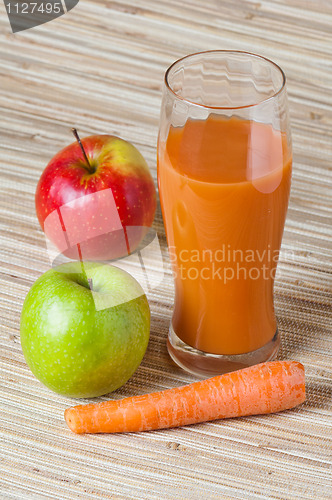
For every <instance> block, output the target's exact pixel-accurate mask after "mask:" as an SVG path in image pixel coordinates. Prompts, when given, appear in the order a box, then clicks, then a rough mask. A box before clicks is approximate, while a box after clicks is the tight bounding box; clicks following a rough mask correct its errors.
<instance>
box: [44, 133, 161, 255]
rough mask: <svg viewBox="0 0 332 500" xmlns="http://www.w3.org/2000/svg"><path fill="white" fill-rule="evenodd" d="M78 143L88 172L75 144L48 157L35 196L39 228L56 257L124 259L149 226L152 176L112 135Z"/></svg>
mask: <svg viewBox="0 0 332 500" xmlns="http://www.w3.org/2000/svg"><path fill="white" fill-rule="evenodd" d="M81 142H82V145H83V147H84V150H85V152H86V154H87V156H88V158H89V162H90V165H91V168H90V170H89V168H88V166H87V163H86V161H85V159H84V156H83V153H82V150H81V148H80V146H79V144H78V143H77V142H74V143H73V144H70V145H69V146H67V147H66V148H64V149H63V150H62V151H60V152H59V153H57V154H56V155H55V156H54V157H53V159H52V160H51V161H50V163H49V164H48V165H47V167H46V168H45V170H44V172H43V173H42V175H41V177H40V180H39V182H38V185H37V190H36V197H35V202H36V212H37V217H38V220H39V223H40V226H41V228H42V229H43V231H45V233H46V235H47V237H48V238H49V239H50V240H51V241H52V243H53V244H54V245H55V246H56V247H57V248H58V249H59V253H63V254H64V255H66V256H67V257H70V258H72V259H82V258H83V259H86V260H109V259H116V258H120V257H123V256H125V255H128V254H129V253H131V252H132V251H133V250H135V248H137V246H138V245H139V243H140V241H141V240H142V239H143V237H144V235H145V234H146V232H147V230H148V228H149V227H151V225H152V222H153V219H154V215H155V211H156V198H157V197H156V189H155V186H154V182H153V178H152V176H151V173H150V171H149V168H148V166H147V164H146V162H145V160H144V158H143V156H142V155H141V154H140V153H139V151H138V150H137V149H136V148H135V147H134V146H133V145H132V144H130V143H129V142H127V141H124V140H123V139H120V138H119V137H116V136H112V135H94V136H89V137H85V138H84V139H82V141H81ZM75 200H76V201H75ZM78 244H79V245H78Z"/></svg>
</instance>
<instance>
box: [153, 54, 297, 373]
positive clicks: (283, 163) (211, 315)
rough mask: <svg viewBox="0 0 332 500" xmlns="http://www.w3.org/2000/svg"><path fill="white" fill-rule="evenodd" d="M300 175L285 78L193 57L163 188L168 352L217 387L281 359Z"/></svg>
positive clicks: (170, 106) (174, 68) (173, 123)
mask: <svg viewBox="0 0 332 500" xmlns="http://www.w3.org/2000/svg"><path fill="white" fill-rule="evenodd" d="M291 171H292V150H291V136H290V127H289V118H288V107H287V94H286V86H285V75H284V73H283V71H282V70H281V69H280V68H279V66H277V65H276V64H275V63H273V62H272V61H270V60H268V59H266V58H265V57H261V56H258V55H255V54H251V53H247V52H240V51H228V50H214V51H208V52H201V53H196V54H192V55H189V56H187V57H184V58H182V59H179V60H178V61H176V62H175V63H174V64H172V65H171V66H170V67H169V68H168V70H167V71H166V74H165V83H164V90H163V101H162V108H161V120H160V130H159V139H158V185H159V193H160V201H161V208H162V213H163V219H164V224H165V230H166V237H167V243H168V249H169V256H170V261H171V264H172V269H173V274H174V282H175V301H174V312H173V317H172V321H171V325H170V329H169V334H168V351H169V353H170V355H171V357H172V358H173V360H174V361H175V362H176V363H177V364H178V365H179V366H181V367H182V368H184V369H185V370H187V371H189V372H191V373H194V374H196V375H201V376H213V375H217V374H219V373H223V372H226V371H232V370H236V369H239V368H243V367H245V366H249V365H252V364H256V363H260V362H264V361H267V360H271V359H273V358H274V357H275V356H276V354H277V351H278V348H279V343H280V337H279V333H278V328H277V322H276V316H275V312H274V306H273V284H274V278H275V272H276V267H277V262H278V256H279V251H280V245H281V239H282V234H283V229H284V223H285V218H286V212H287V206H288V199H289V192H290V185H291Z"/></svg>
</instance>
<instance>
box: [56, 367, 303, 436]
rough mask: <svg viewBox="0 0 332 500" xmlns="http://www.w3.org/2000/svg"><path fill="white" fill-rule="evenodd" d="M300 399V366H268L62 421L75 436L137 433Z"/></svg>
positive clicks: (89, 409) (77, 409)
mask: <svg viewBox="0 0 332 500" xmlns="http://www.w3.org/2000/svg"><path fill="white" fill-rule="evenodd" d="M304 400H305V377H304V366H303V365H302V364H301V363H298V362H297V361H271V362H267V363H261V364H259V365H255V366H251V367H249V368H244V369H242V370H238V371H235V372H231V373H226V374H224V375H218V376H217V377H213V378H210V379H207V380H202V381H199V382H195V383H193V384H190V385H186V386H183V387H177V388H174V389H168V390H165V391H162V392H155V393H152V394H145V395H143V396H135V397H129V398H126V399H122V400H117V401H105V402H102V403H97V404H88V405H80V406H74V407H72V408H68V409H67V410H66V411H65V419H66V422H67V424H68V426H69V428H70V429H71V430H72V431H73V432H75V433H77V434H83V433H104V432H105V433H115V432H137V431H148V430H153V429H165V428H170V427H178V426H183V425H189V424H195V423H199V422H206V421H210V420H216V419H222V418H231V417H242V416H245V415H258V414H266V413H274V412H279V411H282V410H286V409H289V408H294V407H295V406H297V405H299V404H300V403H303V401H304Z"/></svg>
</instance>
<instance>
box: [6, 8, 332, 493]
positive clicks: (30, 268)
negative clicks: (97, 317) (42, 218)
mask: <svg viewBox="0 0 332 500" xmlns="http://www.w3.org/2000/svg"><path fill="white" fill-rule="evenodd" d="M0 14H1V17H0V29H1V34H0V40H1V45H0V53H1V57H0V106H1V121H0V145H1V164H2V165H1V174H0V183H1V186H0V187H1V192H0V197H1V201H0V238H1V245H0V266H1V269H0V270H1V288H0V295H1V301H0V322H1V331H0V370H1V371H0V440H1V445H0V498H1V499H17V500H31V499H61V500H75V499H81V498H82V499H98V498H100V499H113V498H114V499H115V498H121V499H144V500H146V499H162V500H164V499H165V500H166V499H170V500H173V499H175V498H177V499H180V500H184V499H188V500H196V499H197V500H201V499H206V500H210V499H238V500H246V499H256V498H257V499H282V500H284V499H301V500H306V499H315V500H327V499H329V498H332V493H331V492H332V483H331V399H330V398H331V337H330V332H331V330H330V327H331V295H330V292H331V266H330V261H331V253H332V252H331V208H332V205H331V184H332V176H331V165H332V90H331V89H332V55H331V53H332V4H331V2H329V1H327V0H326V1H323V0H321V1H314V0H273V1H272V0H270V1H261V2H257V1H247V0H238V1H231V0H227V1H226V0H225V1H224V0H204V2H200V1H198V0H197V1H195V0H182V1H181V2H179V1H178V0H168V1H167V2H166V1H165V0H159V1H156V0H141V1H140V2H136V1H135V0H125V1H121V0H118V1H108V0H94V1H92V0H86V1H83V0H81V2H80V3H79V4H78V5H77V6H76V7H75V8H74V9H73V10H72V11H71V12H70V13H68V14H66V15H65V16H63V17H60V18H58V19H57V20H54V21H52V22H50V23H48V24H45V25H43V26H40V27H37V28H34V29H31V30H28V31H26V32H22V33H18V34H15V35H13V34H11V32H10V27H9V23H8V19H7V16H6V12H5V9H4V6H3V4H2V3H1V5H0ZM214 48H234V49H239V50H249V51H252V52H256V53H260V54H262V55H265V56H267V57H270V58H272V59H273V60H275V61H276V62H277V63H279V64H280V65H281V66H282V67H283V69H284V70H285V72H286V74H287V77H288V91H289V101H290V110H291V118H292V132H293V144H294V160H295V161H294V174H293V185H292V195H291V200H290V207H289V212H288V217H287V223H286V228H285V233H284V239H283V250H284V251H283V253H282V257H281V261H280V265H279V275H278V279H277V282H276V287H275V300H276V308H277V313H278V319H279V325H280V330H281V333H282V348H281V351H280V355H279V357H280V359H285V358H291V359H296V360H298V361H301V362H302V363H304V365H305V367H306V373H307V387H308V389H307V392H308V397H307V401H306V403H305V404H304V405H303V406H301V407H300V408H298V409H295V410H292V411H286V412H284V413H281V414H276V415H270V416H255V417H248V418H240V419H234V420H227V421H219V422H218V421H216V422H213V423H207V424H201V425H196V426H190V427H187V428H180V429H174V430H164V431H158V432H150V433H145V434H144V433H141V434H135V435H129V434H125V435H98V436H94V435H88V436H76V435H74V434H72V433H71V432H70V431H69V430H68V428H67V427H66V425H65V423H64V419H63V411H64V409H65V408H66V407H68V406H70V405H72V404H75V403H76V401H75V400H73V399H66V398H64V397H60V396H57V395H56V394H53V393H52V392H50V391H49V390H48V389H46V388H44V387H43V386H42V385H41V384H40V383H39V382H38V381H37V380H36V379H35V378H34V377H33V376H32V374H31V372H30V371H29V369H28V367H27V365H26V364H25V361H24V358H23V355H22V352H21V348H20V339H19V317H20V311H21V307H22V304H23V300H24V297H25V295H26V293H27V292H28V290H29V287H30V286H31V285H32V283H33V282H34V281H35V280H36V279H37V278H38V277H39V276H40V274H41V273H42V272H44V271H46V270H47V269H48V268H49V266H50V264H49V261H48V258H47V253H46V250H45V242H44V237H43V234H42V232H41V230H40V228H39V225H38V222H37V218H36V215H35V210H34V192H35V187H36V183H37V181H38V178H39V176H40V174H41V172H42V170H43V168H44V167H45V165H46V164H47V162H48V161H49V159H50V158H51V157H52V156H53V155H54V154H55V153H56V152H57V151H58V150H59V149H61V148H63V147H64V146H65V145H66V144H68V143H69V142H71V141H72V139H71V136H70V131H69V127H72V126H76V127H77V128H78V129H79V131H80V133H81V135H82V136H84V135H89V134H93V133H114V134H116V135H119V136H121V137H123V138H125V139H127V140H129V141H131V142H133V143H134V144H135V145H136V146H137V147H138V148H139V149H140V151H141V152H142V154H143V155H144V156H145V157H146V159H147V161H148V163H149V166H150V168H151V170H152V172H153V175H154V178H155V179H156V139H157V132H158V120H159V109H160V101H161V85H162V79H163V74H164V71H165V69H166V68H167V67H168V65H169V64H170V63H171V62H172V61H173V60H175V59H177V58H178V57H181V56H183V55H185V54H188V53H191V52H195V51H199V50H208V49H214ZM154 228H155V229H156V231H157V233H158V236H159V241H160V244H161V247H162V251H163V256H164V267H165V270H164V273H165V274H164V277H163V280H162V283H161V284H160V285H159V286H158V287H156V288H155V289H154V290H153V291H152V292H151V293H150V295H149V300H150V305H151V311H152V329H151V340H150V344H149V348H148V351H147V354H146V356H145V358H144V360H143V363H142V365H141V366H140V368H139V369H138V371H137V372H136V373H135V375H134V376H133V377H132V379H131V380H130V381H129V382H128V383H127V384H126V385H125V386H124V387H122V388H121V389H120V390H118V391H117V392H116V393H114V395H113V397H114V398H121V397H124V396H129V395H135V394H141V393H147V392H149V391H155V390H159V389H165V388H168V387H175V386H179V385H182V384H184V383H186V382H190V381H192V380H193V378H192V377H190V376H189V375H187V374H185V373H184V372H182V371H181V370H180V369H178V368H176V367H175V366H174V365H173V364H172V362H171V361H170V359H169V357H168V355H167V352H166V346H165V339H166V334H167V328H168V324H169V319H170V315H171V307H172V297H173V288H172V280H171V274H170V270H169V264H168V261H167V255H166V243H165V236H164V232H163V224H162V219H161V214H160V208H158V212H157V217H156V221H155V224H154ZM150 265H151V269H153V268H154V266H155V265H156V262H155V261H154V258H153V256H151V262H150ZM100 399H106V398H100Z"/></svg>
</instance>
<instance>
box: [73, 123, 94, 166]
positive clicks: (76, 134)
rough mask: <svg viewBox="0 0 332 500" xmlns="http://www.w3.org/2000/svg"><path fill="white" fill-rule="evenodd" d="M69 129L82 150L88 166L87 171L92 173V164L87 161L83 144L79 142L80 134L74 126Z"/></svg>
mask: <svg viewBox="0 0 332 500" xmlns="http://www.w3.org/2000/svg"><path fill="white" fill-rule="evenodd" d="M71 131H72V132H73V134H74V136H75V139H76V140H77V142H78V144H79V145H80V148H81V150H82V153H83V156H84V159H85V161H86V164H87V166H88V169H89V171H90V172H91V173H93V167H92V165H91V163H90V161H89V158H88V156H87V154H86V152H85V150H84V147H83V144H82V142H81V139H80V136H79V135H78V132H77V130H76V128H74V127H72V129H71Z"/></svg>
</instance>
